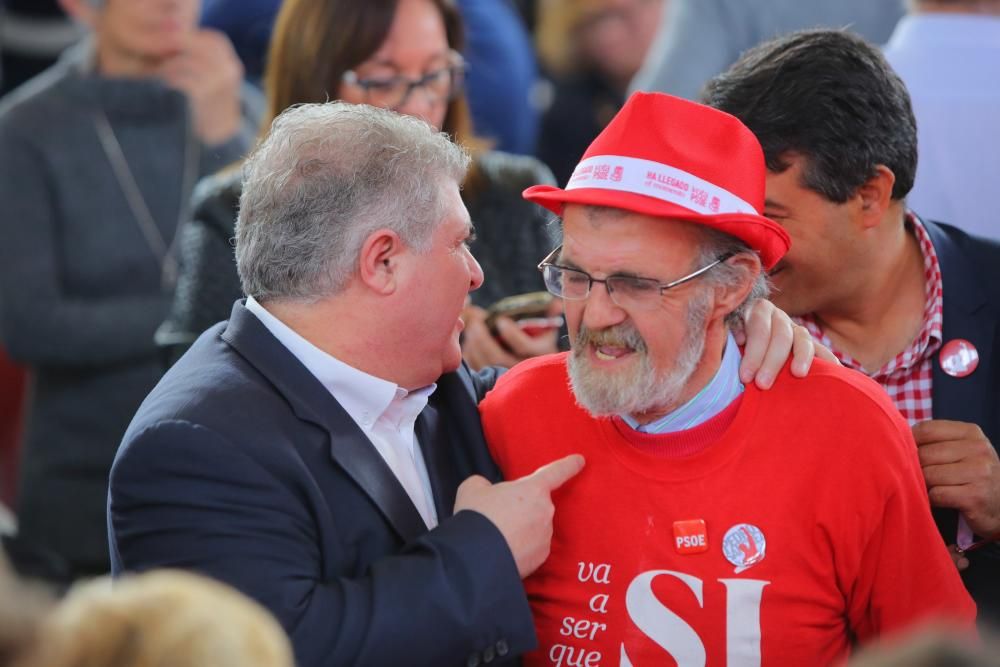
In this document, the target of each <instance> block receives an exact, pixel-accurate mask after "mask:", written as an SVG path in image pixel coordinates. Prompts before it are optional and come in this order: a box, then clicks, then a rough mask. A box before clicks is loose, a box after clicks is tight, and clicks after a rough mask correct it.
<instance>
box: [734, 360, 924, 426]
mask: <svg viewBox="0 0 1000 667" xmlns="http://www.w3.org/2000/svg"><path fill="white" fill-rule="evenodd" d="M789 367H790V364H789V363H786V364H785V366H784V368H782V370H781V373H779V374H778V378H777V380H775V383H774V386H773V387H772V388H771V389H769V390H766V391H764V390H760V389H758V388H757V387H756V386H755V385H752V384H751V385H748V387H747V388H748V390H749V391H751V392H758V393H760V394H762V395H763V398H764V399H765V400H766V398H767V394H768V393H770V392H775V396H778V395H787V394H791V395H793V396H794V397H795V399H796V401H801V402H813V403H814V404H815V405H816V406H817V408H821V407H822V406H824V405H827V406H831V405H838V406H839V407H842V408H844V409H850V410H855V411H856V410H858V409H863V406H866V405H868V406H870V408H869V409H871V410H873V411H877V412H882V413H884V414H886V415H887V416H888V417H889V418H890V419H891V420H892V421H894V422H896V423H897V425H900V424H901V425H902V426H903V427H905V428H906V429H907V430H909V427H908V426H907V425H906V421H905V420H904V419H903V417H902V415H900V414H899V410H898V409H897V408H896V406H895V405H894V404H893V402H892V399H891V398H889V395H888V394H887V393H886V391H885V389H884V388H883V387H882V386H881V385H880V384H878V383H877V382H875V381H874V380H872V379H871V378H870V377H868V376H867V375H865V374H864V373H861V372H860V371H856V370H854V369H852V368H847V367H845V366H841V365H840V364H836V363H833V362H829V361H824V360H823V359H815V360H813V364H812V367H811V368H810V369H809V374H808V375H806V377H804V378H799V377H795V376H793V375H792V374H791V371H790V370H789Z"/></svg>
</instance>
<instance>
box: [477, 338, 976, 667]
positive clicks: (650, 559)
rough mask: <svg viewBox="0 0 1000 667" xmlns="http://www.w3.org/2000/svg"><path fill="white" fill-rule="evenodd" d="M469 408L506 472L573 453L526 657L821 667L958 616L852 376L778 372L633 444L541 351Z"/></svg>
mask: <svg viewBox="0 0 1000 667" xmlns="http://www.w3.org/2000/svg"><path fill="white" fill-rule="evenodd" d="M480 409H481V412H482V416H483V426H484V429H485V432H486V437H487V440H488V441H489V443H490V447H491V450H492V452H493V456H494V457H495V458H496V460H497V462H498V464H499V465H500V468H501V470H502V471H503V473H504V475H505V476H506V477H507V478H508V479H512V478H517V477H520V476H523V475H526V474H528V473H530V472H532V471H534V470H535V469H536V468H538V467H539V466H541V465H543V464H546V463H549V462H550V461H552V460H554V459H557V458H560V457H562V456H565V455H568V454H570V453H574V452H577V453H580V454H583V455H584V457H585V458H586V459H587V465H586V467H585V468H584V470H583V471H582V472H581V473H580V474H579V475H578V476H577V477H575V478H574V479H572V480H570V482H568V483H567V484H566V485H565V486H564V487H563V488H562V489H560V490H558V491H557V492H556V493H555V494H554V496H553V499H554V502H555V505H556V514H555V532H554V535H553V539H552V552H551V555H550V556H549V558H548V560H547V561H546V562H545V564H544V565H542V567H541V568H539V569H538V570H537V571H536V572H535V573H534V574H533V575H532V576H530V577H528V579H526V580H525V586H526V587H527V590H528V595H529V599H530V601H531V605H532V610H533V612H534V614H535V623H536V628H537V631H538V637H539V641H540V648H539V650H537V651H535V652H533V653H532V654H530V655H528V656H527V657H526V662H525V664H526V665H528V666H531V665H546V666H557V667H569V666H576V665H586V666H587V667H595V666H597V665H635V667H647V666H648V665H672V664H677V665H684V666H687V665H709V666H713V665H715V666H719V667H723V666H728V667H733V666H734V665H741V666H745V665H759V664H764V665H825V664H829V663H831V662H835V661H837V660H838V659H842V658H843V657H845V656H846V655H847V654H848V652H849V649H850V646H851V643H852V638H857V639H859V640H861V641H862V642H863V641H866V640H870V639H872V638H873V637H875V636H877V635H883V634H886V633H889V632H893V631H896V630H899V629H901V628H904V627H907V626H911V625H913V624H915V623H917V622H921V621H925V620H928V619H932V618H945V619H949V620H951V621H952V622H957V623H958V624H959V625H961V626H962V627H968V628H971V627H972V625H973V619H974V617H975V605H974V603H973V602H972V600H971V599H970V598H969V596H968V594H967V593H966V591H965V588H964V587H963V586H962V582H961V580H960V578H959V575H958V572H957V570H956V568H955V566H954V565H953V563H952V561H951V557H950V556H949V555H948V553H947V551H946V548H945V545H944V543H943V542H942V540H941V537H940V535H939V534H938V532H937V529H936V527H935V525H934V522H933V520H932V519H931V514H930V509H929V505H928V500H927V493H926V490H925V487H924V483H923V479H922V477H921V474H920V468H919V464H918V462H917V455H916V447H915V445H914V443H913V440H912V437H911V435H910V430H909V428H908V427H907V425H906V423H905V421H903V419H902V418H901V417H900V415H899V413H898V411H897V410H896V409H895V407H894V406H893V405H892V403H891V402H890V401H889V399H888V397H887V396H886V395H885V392H884V391H883V390H882V389H881V387H879V386H878V385H877V384H875V383H874V382H872V381H871V380H869V379H868V378H866V377H864V376H862V375H861V374H859V373H854V372H852V371H849V370H846V369H842V368H839V367H836V366H833V365H830V364H825V363H822V362H819V361H817V362H815V363H814V365H813V370H812V371H811V372H810V375H809V377H808V378H805V379H794V378H792V377H791V376H790V375H789V374H788V371H787V368H786V370H785V371H784V372H783V373H782V374H781V376H779V379H778V381H777V382H776V383H775V385H774V387H773V388H772V389H771V390H770V391H766V392H762V391H759V390H757V389H756V388H755V387H754V386H753V385H750V386H748V387H747V388H746V392H745V393H744V394H743V396H742V397H741V398H740V399H738V401H737V402H736V403H734V404H733V405H731V406H730V407H729V408H728V409H727V410H725V411H724V412H723V413H721V414H720V415H718V416H717V417H716V418H714V419H712V420H710V421H709V422H706V423H705V424H702V425H700V426H698V427H696V428H694V429H691V430H690V431H686V432H682V433H677V434H664V435H648V434H641V433H637V432H635V431H633V430H632V429H630V428H629V427H628V426H627V425H626V424H624V423H622V422H621V420H619V419H594V418H592V417H590V416H589V415H588V414H587V413H586V412H585V411H584V410H583V409H582V408H580V407H579V406H577V405H576V403H575V400H574V398H573V395H572V392H571V391H570V389H569V386H568V378H567V374H566V368H565V355H555V356H549V357H542V358H538V359H534V360H531V361H528V362H525V363H522V364H520V365H518V366H517V367H516V368H514V369H513V370H511V371H510V372H509V373H507V374H506V375H504V376H503V377H502V378H501V379H500V382H499V383H498V384H497V386H496V388H495V389H494V390H493V391H492V392H491V393H489V394H488V395H487V397H486V399H485V400H484V401H483V403H482V404H481V406H480ZM702 526H703V527H702Z"/></svg>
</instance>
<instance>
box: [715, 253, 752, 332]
mask: <svg viewBox="0 0 1000 667" xmlns="http://www.w3.org/2000/svg"><path fill="white" fill-rule="evenodd" d="M725 263H726V264H728V265H729V266H731V267H734V268H736V269H737V270H738V271H740V273H741V274H742V275H743V280H741V281H740V282H739V283H736V284H733V285H714V286H713V289H714V290H715V305H714V307H713V310H712V314H711V319H713V320H714V319H716V318H724V317H725V316H726V315H728V314H729V313H732V312H733V311H735V310H736V309H737V308H739V307H740V304H742V303H743V302H744V301H745V300H746V298H747V296H749V294H750V290H752V289H753V286H754V283H755V282H756V281H757V276H758V275H760V272H761V270H762V269H761V265H760V258H759V257H758V256H757V255H756V254H755V253H752V252H741V253H739V254H737V255H734V256H732V257H730V258H729V259H727V260H726V261H725ZM713 270H714V269H713Z"/></svg>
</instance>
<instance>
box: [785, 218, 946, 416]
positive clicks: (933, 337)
mask: <svg viewBox="0 0 1000 667" xmlns="http://www.w3.org/2000/svg"><path fill="white" fill-rule="evenodd" d="M906 224H907V226H908V227H910V228H911V229H912V230H913V233H914V235H915V236H916V237H917V241H918V242H919V243H920V251H921V252H922V253H923V255H924V281H925V288H924V294H925V296H926V299H925V305H924V323H923V326H922V327H921V328H920V333H918V334H917V337H916V338H914V339H913V341H912V342H911V343H910V344H909V345H908V346H907V347H906V349H905V350H903V351H902V352H900V353H899V354H897V355H896V358H895V359H892V360H890V361H889V362H888V363H887V364H886V365H885V366H883V367H882V368H880V369H878V370H877V371H875V372H874V373H870V374H869V377H871V378H872V379H873V380H875V381H876V382H878V383H879V384H880V385H882V386H883V387H884V388H885V390H886V391H887V392H888V393H889V398H891V399H892V401H893V403H895V404H896V407H897V408H898V409H899V411H900V412H901V413H902V414H903V417H905V418H906V420H907V421H908V422H909V423H910V425H911V426H912V425H913V424H916V423H917V422H921V421H924V420H925V419H930V418H931V371H932V365H931V362H932V360H933V357H934V353H935V352H937V351H938V350H939V349H940V348H941V341H942V334H941V329H942V323H943V321H944V309H943V303H944V300H943V297H942V293H943V292H942V288H941V267H940V265H939V264H938V259H937V253H935V252H934V245H933V244H932V243H931V239H930V237H929V236H928V235H927V230H925V229H924V226H923V225H922V224H920V221H919V220H917V218H916V216H914V215H913V214H912V213H907V215H906ZM794 319H795V320H796V321H798V322H799V324H801V325H803V326H804V327H805V328H806V329H808V330H809V333H810V334H812V337H813V338H815V339H816V340H818V341H819V342H821V343H823V345H825V346H827V347H828V348H830V349H831V350H832V351H833V353H834V355H836V357H837V359H839V360H840V363H842V364H843V365H844V366H846V367H848V368H853V369H855V370H858V371H861V372H862V373H865V372H866V371H865V369H863V368H862V367H861V364H859V363H858V362H857V361H855V360H854V359H852V358H851V357H850V356H849V355H847V354H845V353H843V352H840V351H838V350H837V349H836V348H834V346H833V345H832V344H831V342H830V339H829V338H828V337H827V335H826V334H825V333H824V332H823V330H822V329H821V328H820V326H819V324H818V323H817V322H816V318H815V317H814V316H813V315H804V316H802V317H798V318H794Z"/></svg>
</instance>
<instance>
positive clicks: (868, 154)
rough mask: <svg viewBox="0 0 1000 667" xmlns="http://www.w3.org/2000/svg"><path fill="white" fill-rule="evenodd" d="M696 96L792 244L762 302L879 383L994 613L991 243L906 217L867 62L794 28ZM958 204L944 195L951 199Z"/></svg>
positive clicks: (906, 141)
mask: <svg viewBox="0 0 1000 667" xmlns="http://www.w3.org/2000/svg"><path fill="white" fill-rule="evenodd" d="M704 100H705V101H706V102H707V103H708V104H710V105H712V106H715V107H717V108H719V109H722V110H723V111H727V112H729V113H731V114H733V115H735V116H737V117H738V118H739V119H740V120H742V121H743V122H744V123H745V124H746V125H747V126H748V127H749V128H750V129H751V130H753V131H754V133H755V134H756V135H757V137H758V138H759V139H760V141H761V144H762V145H763V148H764V153H765V157H766V159H767V164H768V169H769V175H768V179H767V202H766V204H765V210H764V214H765V215H766V216H768V217H770V218H771V219H773V220H776V221H778V222H780V223H781V224H782V225H783V226H784V227H785V229H786V230H787V231H788V232H789V234H790V235H791V237H792V248H791V251H790V252H789V253H788V254H787V255H786V257H785V259H784V260H782V261H781V262H780V263H779V264H778V265H777V266H776V267H775V269H774V270H773V272H772V274H771V279H772V281H773V282H774V285H775V287H776V288H777V290H776V294H775V297H774V300H775V303H776V304H777V305H779V306H780V307H782V308H784V309H785V310H786V311H787V312H788V313H789V314H791V315H793V316H799V317H800V318H801V322H802V323H803V324H804V325H805V326H806V327H807V328H808V329H810V331H811V332H812V333H813V334H814V336H815V337H816V338H817V339H818V340H820V341H822V342H824V343H826V344H827V345H828V346H830V347H831V348H832V349H833V351H834V353H835V354H837V355H838V357H839V358H840V360H841V362H842V363H843V364H845V365H848V366H851V367H854V368H856V369H858V370H859V371H862V372H865V373H867V374H869V375H870V376H872V377H873V378H874V379H875V380H877V381H878V382H879V383H881V384H882V385H883V386H884V387H885V388H886V389H887V390H888V392H889V394H890V396H891V397H892V398H893V399H894V401H895V403H896V406H897V407H898V408H899V409H900V411H901V412H902V413H903V415H904V416H905V417H907V419H908V420H909V421H910V423H911V425H912V426H913V434H914V438H915V440H916V442H917V445H918V447H919V448H920V451H919V455H920V461H921V465H922V466H923V472H924V477H925V481H926V482H927V486H928V490H929V495H930V500H931V503H932V504H933V505H934V506H935V518H936V520H937V522H938V527H939V528H940V530H941V534H942V536H943V537H944V539H945V541H946V542H947V543H948V544H949V545H951V548H952V552H953V555H954V559H955V562H956V565H957V566H958V568H959V569H960V570H962V575H963V579H964V581H965V584H966V586H967V587H968V589H969V591H970V593H972V596H973V598H975V600H976V602H977V603H978V605H979V610H980V616H981V617H982V618H992V619H993V620H994V621H996V620H997V619H998V618H1000V546H998V544H997V543H996V542H995V540H996V539H997V538H998V537H1000V459H998V457H997V452H996V444H997V442H998V439H1000V367H998V364H1000V331H998V328H997V323H998V321H1000V245H998V244H996V243H994V242H991V241H987V240H985V239H980V238H975V237H972V236H969V235H967V234H965V233H963V232H961V231H959V230H958V229H956V228H954V227H951V226H949V225H942V224H937V223H933V222H929V221H924V220H921V219H919V218H918V217H917V216H916V215H915V214H913V213H912V212H911V211H908V210H907V208H906V203H905V197H906V195H907V193H908V192H909V191H910V188H911V187H912V186H913V180H914V174H915V172H916V165H917V139H916V127H915V122H914V118H913V112H912V110H911V106H910V99H909V95H908V93H907V91H906V88H905V86H904V85H903V83H902V81H900V79H899V77H898V76H896V74H895V73H894V72H893V71H892V69H891V68H890V67H889V65H888V64H887V63H886V61H885V59H884V58H883V57H882V54H881V53H880V51H879V50H878V49H877V48H875V47H873V46H871V45H869V44H867V43H865V42H864V41H863V40H861V39H860V38H858V37H854V36H852V35H850V34H849V33H846V32H839V31H807V32H801V33H794V34H791V35H789V36H786V37H782V38H778V39H775V40H773V41H770V42H767V43H765V44H762V45H760V46H759V47H757V48H755V49H752V50H751V51H748V52H747V53H746V54H745V55H744V56H743V58H741V60H740V61H739V62H738V63H736V64H735V65H733V67H732V68H730V69H729V71H727V72H725V73H724V74H721V75H719V76H718V77H716V78H715V79H713V80H712V81H710V82H709V84H708V85H707V87H706V90H705V93H704ZM957 194H959V195H960V193H957Z"/></svg>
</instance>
